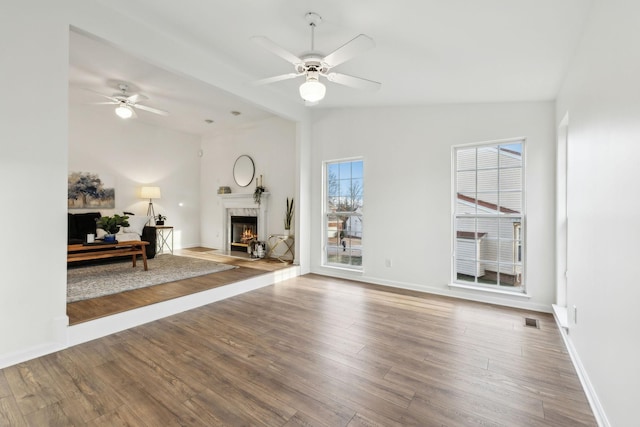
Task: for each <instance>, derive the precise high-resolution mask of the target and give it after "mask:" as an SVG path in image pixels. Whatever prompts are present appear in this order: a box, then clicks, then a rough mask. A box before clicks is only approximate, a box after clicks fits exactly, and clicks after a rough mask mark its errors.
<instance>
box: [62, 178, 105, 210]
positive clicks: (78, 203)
mask: <svg viewBox="0 0 640 427" xmlns="http://www.w3.org/2000/svg"><path fill="white" fill-rule="evenodd" d="M113 181H114V180H113V178H112V177H111V176H109V175H104V174H103V175H102V176H100V175H98V174H97V173H91V172H71V173H70V174H69V177H68V179H67V184H68V193H67V207H68V208H69V209H87V208H99V209H113V208H115V206H116V192H115V189H114V186H113Z"/></svg>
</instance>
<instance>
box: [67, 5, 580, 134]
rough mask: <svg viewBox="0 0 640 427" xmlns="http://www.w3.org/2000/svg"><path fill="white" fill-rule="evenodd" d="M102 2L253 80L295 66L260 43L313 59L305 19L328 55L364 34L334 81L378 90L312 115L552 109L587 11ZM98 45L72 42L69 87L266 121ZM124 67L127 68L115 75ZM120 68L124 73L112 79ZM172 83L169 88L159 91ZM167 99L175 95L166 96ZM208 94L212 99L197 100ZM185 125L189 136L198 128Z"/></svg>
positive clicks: (336, 94)
mask: <svg viewBox="0 0 640 427" xmlns="http://www.w3.org/2000/svg"><path fill="white" fill-rule="evenodd" d="M101 3H102V4H103V5H104V6H107V7H111V8H114V9H116V10H118V11H119V12H121V13H123V14H126V16H128V17H129V18H131V19H134V20H136V21H139V22H140V23H141V24H144V25H149V26H151V27H155V28H161V29H162V31H163V32H165V33H169V34H171V35H172V37H176V38H178V39H181V40H184V41H186V42H188V43H191V44H195V45H198V46H200V47H202V48H204V49H206V50H210V51H212V52H216V55H218V56H222V57H223V58H226V59H227V62H228V64H229V65H230V66H231V67H234V68H237V69H238V70H239V71H241V72H242V73H244V74H247V75H248V76H250V78H252V79H255V80H258V79H262V78H266V77H271V76H274V75H278V74H284V73H289V72H291V71H292V70H293V67H292V66H291V65H290V64H289V63H287V62H286V61H284V60H283V59H281V58H279V57H277V56H275V55H273V54H272V53H270V52H267V51H265V50H264V49H262V48H261V47H260V46H258V45H257V44H255V43H254V42H252V41H251V40H250V37H251V36H253V35H264V36H267V37H268V38H269V39H271V40H272V41H274V42H275V43H277V44H279V45H281V46H282V47H284V48H286V49H287V50H289V51H291V52H293V53H294V54H297V55H299V54H302V53H303V52H306V51H308V50H309V48H310V30H309V27H308V25H307V22H306V21H305V19H304V15H305V14H306V13H307V12H309V11H313V12H316V13H318V14H319V15H321V16H322V18H323V22H322V24H321V25H320V26H319V27H318V28H317V29H316V34H315V47H316V50H318V51H320V52H322V53H324V54H328V53H330V52H331V51H333V50H334V49H336V48H338V47H339V46H341V45H342V44H344V43H346V42H347V41H349V40H351V39H352V38H353V37H354V36H356V35H357V34H360V33H364V34H367V35H369V36H370V37H372V38H373V39H374V40H375V42H376V47H375V48H374V49H372V50H369V51H367V52H365V53H363V54H362V55H359V56H357V57H355V58H353V59H352V60H350V61H348V62H346V63H344V64H342V65H339V66H338V67H336V68H335V71H338V72H342V73H345V74H350V75H355V76H360V77H364V78H367V79H370V80H376V81H379V82H381V83H382V88H381V89H380V91H378V92H374V93H369V92H360V91H357V90H355V89H351V88H348V87H344V86H340V85H337V84H333V83H328V84H327V96H326V98H325V99H324V100H323V101H322V102H321V103H320V104H319V105H318V106H315V107H312V108H328V107H350V106H365V105H366V106H389V105H392V106H393V105H425V104H436V103H459V102H465V103H468V102H471V103H474V102H504V101H538V100H552V99H554V98H555V96H556V94H557V92H558V90H559V87H560V85H561V82H562V79H563V77H564V74H565V72H566V70H567V68H568V65H569V62H570V60H571V58H572V55H573V52H574V51H575V49H576V47H577V45H578V43H579V40H580V36H581V32H582V28H583V26H584V23H585V20H586V19H587V17H588V13H589V9H590V6H591V1H589V0H536V1H532V0H509V1H506V0H473V1H472V0H400V1H394V2H392V1H388V0H348V1H347V0H324V1H311V0H270V1H264V0H234V1H202V0H181V1H179V2H177V1H169V0H108V1H107V0H101ZM92 43H95V42H93V41H92V42H86V41H83V40H80V41H79V40H74V39H73V38H72V40H71V69H72V72H71V77H70V79H71V82H70V83H71V87H72V88H74V87H75V88H79V87H86V86H87V85H89V86H90V87H91V88H92V89H96V90H98V89H106V88H107V87H108V86H109V84H111V85H112V86H111V88H112V89H113V80H114V79H122V80H125V81H129V82H133V83H135V84H136V85H139V87H140V90H141V91H142V92H143V93H146V94H147V95H149V97H150V99H149V100H148V102H147V104H149V105H150V106H153V107H157V108H161V109H167V110H169V111H171V109H172V108H173V109H174V110H176V112H175V113H174V112H173V111H172V116H174V115H182V114H183V113H182V112H180V111H177V110H180V108H178V109H176V108H175V105H176V104H175V103H174V104H170V103H169V104H165V101H166V102H170V100H171V99H172V98H176V97H177V98H180V101H181V102H182V101H184V103H185V105H188V104H192V105H193V106H194V107H195V108H198V109H200V110H201V111H203V114H201V115H198V117H197V120H200V121H202V119H204V118H206V117H204V116H205V115H206V114H207V113H208V112H209V111H210V113H209V114H211V115H213V116H212V117H211V118H212V119H214V120H220V121H221V122H224V121H227V120H231V117H230V116H229V117H227V116H228V112H229V111H230V110H239V111H243V113H246V116H244V117H243V118H242V119H238V118H236V120H237V121H238V122H239V121H241V120H247V121H250V120H255V119H260V118H263V117H266V116H268V114H267V113H264V112H261V111H260V110H258V109H256V108H255V107H254V106H252V105H250V104H246V103H244V102H241V101H240V100H238V99H237V98H234V97H233V96H231V95H229V94H227V93H225V92H224V91H220V90H218V89H216V88H211V87H208V88H204V87H202V86H199V85H201V83H198V82H196V81H194V80H189V79H186V78H184V77H178V76H171V73H168V72H165V71H164V70H161V69H158V68H156V67H152V66H150V65H149V64H145V63H144V62H143V61H136V60H135V58H126V60H123V61H117V60H114V57H115V56H117V55H118V51H117V49H114V48H112V47H108V48H106V47H105V48H104V49H97V48H96V46H95V45H92ZM96 49H97V50H96ZM101 50H102V51H103V52H100V51H101ZM102 54H104V55H111V56H110V59H109V60H108V61H105V62H102V63H100V66H99V67H98V66H96V65H92V64H96V63H97V62H96V61H97V59H96V56H100V55H102ZM122 55H125V54H124V53H122ZM98 63H99V61H98ZM119 63H120V64H122V65H113V66H111V65H109V64H119ZM125 64H126V65H125ZM118 67H119V70H118V69H115V68H118ZM172 78H173V79H174V80H173V81H171V83H170V84H168V83H167V84H166V85H165V84H164V83H163V82H164V80H165V79H172ZM176 79H177V80H176ZM300 83H301V80H300V79H296V80H289V81H282V82H278V83H274V84H272V85H271V86H272V89H273V90H275V91H278V92H280V93H281V94H283V95H284V96H285V97H289V98H290V99H291V100H292V101H294V102H299V103H300V105H301V106H302V101H301V100H299V95H298V86H299V85H300ZM100 85H102V87H100ZM105 85H106V86H105ZM167 88H172V89H171V93H168V89H167ZM222 89H224V88H222ZM203 91H204V93H206V94H207V95H208V96H206V97H202V96H199V95H197V94H198V93H203ZM164 98H166V99H164ZM203 103H204V105H203ZM185 109H186V110H188V108H187V107H185ZM186 110H185V112H186ZM243 115H244V114H243ZM141 116H142V114H141ZM144 116H145V117H142V118H140V119H141V120H144V119H146V116H148V114H145V115H144ZM192 116H193V115H192ZM214 116H215V117H214ZM241 117H242V116H241ZM176 118H177V117H176ZM152 119H154V120H157V119H158V117H153V118H152ZM231 124H233V122H231ZM183 125H184V126H187V127H190V128H191V129H193V126H195V124H194V123H191V124H190V123H183ZM197 125H198V130H197V131H198V132H203V131H205V130H206V129H207V128H206V127H204V128H203V129H204V130H199V129H200V128H201V127H202V125H201V124H200V122H198V123H197ZM176 126H178V125H176ZM178 127H179V126H178Z"/></svg>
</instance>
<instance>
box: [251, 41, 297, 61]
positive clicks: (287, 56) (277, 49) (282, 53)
mask: <svg viewBox="0 0 640 427" xmlns="http://www.w3.org/2000/svg"><path fill="white" fill-rule="evenodd" d="M251 40H252V41H254V42H256V43H258V44H259V45H260V46H262V47H263V48H265V49H267V50H268V51H270V52H271V53H275V54H276V55H278V56H279V57H280V58H282V59H284V60H285V61H287V62H290V63H292V64H293V65H297V64H300V63H301V62H302V59H300V58H298V57H297V56H296V55H294V54H293V53H291V52H289V51H288V50H286V49H285V48H283V47H282V46H279V45H277V44H275V43H274V42H272V41H271V40H269V39H268V38H266V37H264V36H253V37H251Z"/></svg>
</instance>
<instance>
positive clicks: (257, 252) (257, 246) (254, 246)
mask: <svg viewBox="0 0 640 427" xmlns="http://www.w3.org/2000/svg"><path fill="white" fill-rule="evenodd" d="M247 252H248V253H249V256H250V257H251V258H264V256H265V254H266V243H265V242H261V241H259V240H255V239H254V240H251V241H250V242H249V244H248V245H247Z"/></svg>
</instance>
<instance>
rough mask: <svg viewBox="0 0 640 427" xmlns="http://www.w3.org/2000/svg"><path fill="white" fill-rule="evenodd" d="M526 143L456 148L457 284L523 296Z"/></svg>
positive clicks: (455, 247)
mask: <svg viewBox="0 0 640 427" xmlns="http://www.w3.org/2000/svg"><path fill="white" fill-rule="evenodd" d="M523 157H524V141H521V140H520V141H510V142H508V143H501V144H489V145H477V146H464V147H458V148H455V149H454V158H455V169H456V172H455V190H454V195H453V196H454V200H455V203H454V205H455V212H454V242H455V243H454V253H455V258H454V278H453V279H454V282H456V283H462V284H474V285H478V286H480V287H482V286H485V287H486V286H488V287H499V288H502V289H511V290H514V291H519V292H520V291H521V292H524V282H523V272H524V253H523V251H524V250H525V245H524V232H523V224H524V223H523V219H524V182H523V180H524V173H523V170H524V161H523Z"/></svg>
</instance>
